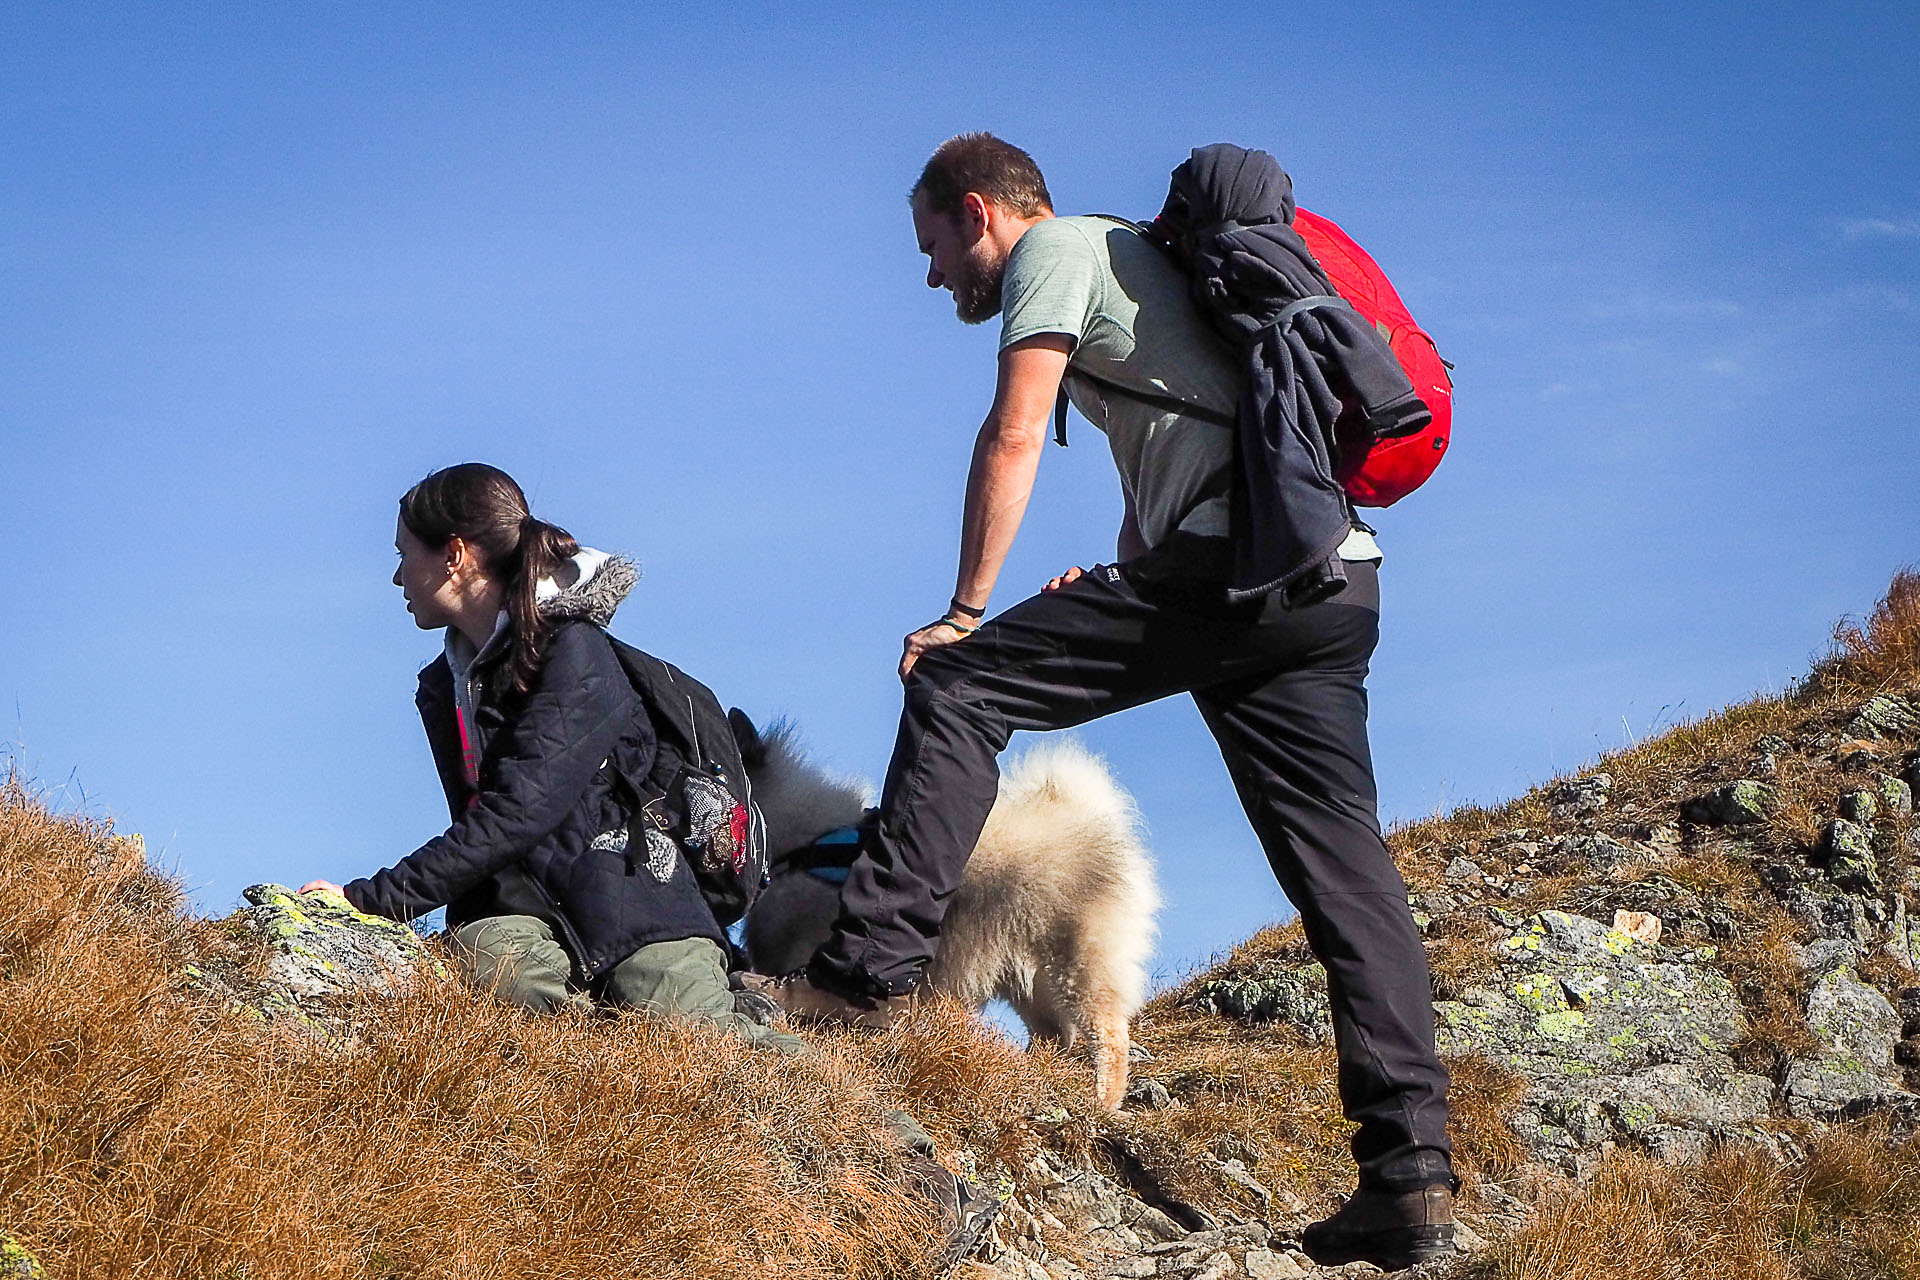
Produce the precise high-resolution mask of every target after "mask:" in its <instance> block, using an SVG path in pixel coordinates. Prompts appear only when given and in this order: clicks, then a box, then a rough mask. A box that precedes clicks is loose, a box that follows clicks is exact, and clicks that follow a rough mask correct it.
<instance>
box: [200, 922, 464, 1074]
mask: <svg viewBox="0 0 1920 1280" xmlns="http://www.w3.org/2000/svg"><path fill="white" fill-rule="evenodd" d="M242 896H243V897H245V899H246V901H247V902H248V904H249V905H248V906H245V907H242V908H241V909H240V910H238V911H236V912H234V913H233V915H232V916H230V917H229V918H228V919H229V922H230V923H231V924H233V925H235V926H238V927H239V928H241V929H243V930H245V931H246V932H247V933H249V934H251V935H252V936H254V937H256V938H259V939H261V940H262V941H263V942H265V944H266V946H267V962H266V966H265V969H264V971H262V972H260V973H258V974H255V973H251V972H247V971H244V970H243V969H240V968H236V967H233V966H231V965H229V964H226V963H224V962H217V961H208V962H206V963H205V964H203V965H196V966H190V967H189V968H187V969H185V970H183V971H182V973H181V977H182V978H183V979H185V980H186V981H187V982H188V983H190V984H192V985H195V986H198V987H200V988H201V989H203V990H206V991H209V992H211V993H213V994H215V995H217V996H219V997H221V998H223V999H226V1000H229V1001H231V1002H233V1003H234V1004H237V1005H239V1006H241V1007H242V1008H243V1009H246V1010H248V1011H250V1012H251V1013H252V1014H254V1015H255V1016H257V1017H259V1018H261V1019H262V1020H263V1021H267V1022H279V1021H287V1022H290V1023H293V1024H297V1025H299V1026H302V1027H304V1028H305V1029H306V1030H308V1031H309V1032H311V1033H313V1034H314V1035H316V1036H318V1037H320V1038H321V1039H329V1038H332V1037H335V1036H337V1035H339V1034H340V1033H341V1032H342V1031H344V1030H345V1024H344V1021H343V1019H344V1015H345V1011H346V1008H347V1005H348V1000H347V997H349V996H351V995H353V994H354V993H356V992H369V993H372V994H375V995H393V994H395V993H396V992H397V991H399V989H400V988H401V987H402V986H404V985H405V984H406V983H407V982H408V981H409V980H410V978H411V976H412V975H413V973H414V972H415V970H416V967H417V966H419V965H421V964H423V963H424V964H429V965H435V966H436V967H437V962H436V961H434V960H432V959H430V958H429V957H428V956H427V953H426V949H425V946H424V944H423V942H422V940H421V938H420V936H419V935H418V934H416V933H415V932H414V931H413V930H412V929H410V928H408V927H407V926H406V925H404V924H401V923H399V922H398V921H394V920H384V919H381V918H379V917H377V916H369V915H363V914H362V913H360V912H359V911H356V910H354V909H353V907H352V905H351V904H349V903H348V902H347V900H346V899H345V898H342V897H340V896H339V895H337V894H334V893H328V892H324V891H322V892H314V893H295V892H294V891H293V890H291V889H289V888H287V887H286V886H284V885H277V884H256V885H253V886H251V887H249V888H248V889H247V890H246V891H245V892H244V894H243V895H242Z"/></svg>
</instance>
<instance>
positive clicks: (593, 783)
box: [344, 620, 723, 982]
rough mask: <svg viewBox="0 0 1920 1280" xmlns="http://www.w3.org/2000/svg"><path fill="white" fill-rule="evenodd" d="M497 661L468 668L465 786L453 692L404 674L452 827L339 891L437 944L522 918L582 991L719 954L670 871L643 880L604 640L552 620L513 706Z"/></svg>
mask: <svg viewBox="0 0 1920 1280" xmlns="http://www.w3.org/2000/svg"><path fill="white" fill-rule="evenodd" d="M507 652H508V651H507V650H506V649H505V648H504V647H503V648H502V649H501V650H499V651H497V652H496V653H495V654H493V655H489V656H486V657H483V658H482V659H481V660H480V661H479V662H476V664H475V668H474V670H473V672H472V673H471V679H472V681H473V685H474V708H475V710H474V721H475V723H474V724H473V726H471V728H472V731H473V733H474V734H475V736H476V737H477V738H478V742H477V743H476V744H475V745H476V748H477V750H478V751H479V776H480V785H479V788H478V790H477V791H471V790H469V788H468V786H467V783H466V775H465V772H464V769H463V767H462V753H461V748H460V738H459V727H458V721H457V720H456V718H455V711H454V708H455V701H454V691H453V676H452V672H451V669H450V668H449V666H448V663H447V659H446V657H445V656H444V655H442V656H441V657H440V658H438V659H436V660H435V661H434V662H432V663H431V664H429V665H428V666H427V668H426V669H425V670H424V671H422V672H421V673H420V691H419V694H418V695H417V697H416V701H417V702H418V704H419V707H420V717H421V719H422V721H424V723H425V724H426V729H427V740H428V742H429V744H430V745H431V746H432V748H433V758H434V764H435V765H436V766H437V767H438V769H439V771H440V779H441V782H442V784H443V785H444V786H445V788H446V792H447V804H448V808H449V810H450V811H451V813H452V816H453V825H452V826H451V827H449V828H448V829H447V831H446V833H445V834H444V835H439V836H436V837H434V838H433V839H432V840H429V841H427V843H425V844H423V845H421V846H420V847H419V848H418V849H416V850H414V851H413V852H412V853H410V854H408V855H407V856H406V857H404V858H402V859H401V860H400V861H399V862H398V863H396V864H395V865H394V866H392V867H389V868H387V869H386V870H384V871H380V872H376V873H375V874H373V875H371V876H368V877H366V878H365V879H362V880H355V881H353V882H352V883H350V884H348V885H346V886H344V888H345V891H346V895H347V898H348V900H349V901H351V902H352V903H353V905H354V906H356V907H358V908H360V909H361V910H362V911H365V912H368V913H369V914H372V915H380V916H387V917H390V918H392V919H396V920H411V919H413V918H414V917H416V916H420V915H424V914H425V913H426V912H428V911H431V910H433V909H434V908H436V907H440V906H445V907H447V924H448V926H449V927H450V928H457V927H459V926H460V925H463V924H466V923H469V922H471V921H473V920H478V919H481V918H483V917H486V916H493V915H509V914H512V915H531V916H538V917H539V918H541V919H543V920H545V921H547V922H548V923H549V924H550V925H552V926H553V928H554V930H555V932H556V933H557V934H558V935H559V936H560V937H561V938H562V939H563V940H564V942H565V944H566V948H567V951H568V954H569V955H570V956H571V957H572V958H573V961H574V965H575V967H576V969H577V971H578V976H579V978H580V979H581V980H582V981H586V982H591V981H593V980H594V979H596V978H598V977H600V976H601V975H602V974H604V973H605V972H606V971H607V970H609V969H611V968H612V967H613V966H614V965H616V964H618V963H619V962H620V961H622V960H624V959H625V958H626V957H627V956H629V955H631V954H633V952H634V951H635V950H636V949H638V948H640V947H642V946H645V945H646V944H648V943H651V942H666V941H672V940H674V939H679V938H691V937H708V938H712V939H714V940H715V941H716V942H723V935H722V933H721V931H720V927H719V926H718V925H717V924H716V923H715V922H714V919H713V912H712V911H711V910H709V909H708V907H707V903H706V899H705V898H703V897H702V896H701V893H700V888H699V885H698V883H697V882H696V881H695V879H694V876H693V872H692V869H691V868H690V867H688V866H687V864H686V861H685V859H684V858H677V857H676V859H675V860H674V862H673V864H672V865H671V866H667V865H662V864H658V863H656V864H654V865H652V866H650V865H649V860H648V857H647V853H646V845H645V841H644V839H642V838H638V837H639V835H640V833H639V832H635V833H634V835H635V837H636V839H635V840H634V842H633V856H631V857H630V856H628V852H627V820H628V817H629V813H628V810H629V807H630V802H629V800H628V796H629V794H630V793H629V792H628V790H627V789H626V787H625V786H624V785H623V784H622V779H623V778H624V779H641V778H644V777H645V776H646V773H647V769H648V768H649V766H650V765H651V764H652V762H653V753H654V733H653V728H652V726H651V724H650V723H649V722H648V720H647V716H646V712H645V710H644V708H643V707H642V705H641V702H640V698H639V695H638V694H636V693H635V692H634V690H633V686H632V685H631V684H630V683H629V682H628V679H627V676H626V673H625V672H624V671H623V670H622V669H621V666H620V662H619V659H617V658H616V657H615V656H614V653H613V647H612V645H611V644H610V643H609V642H608V640H607V636H606V633H605V632H603V631H602V630H601V629H600V628H599V627H598V626H596V625H594V624H593V623H592V622H588V621H583V620H567V621H563V622H561V623H560V625H559V626H558V627H556V629H555V630H554V631H553V632H552V634H551V636H550V637H549V639H548V641H547V645H546V655H545V658H544V660H543V662H542V664H541V668H540V672H539V675H538V676H537V677H536V679H535V681H534V684H533V687H532V688H531V689H529V690H528V691H527V692H526V693H524V694H521V693H515V692H513V691H512V690H511V689H510V688H509V686H508V681H507V678H506V670H505V667H506V663H505V657H506V653H507Z"/></svg>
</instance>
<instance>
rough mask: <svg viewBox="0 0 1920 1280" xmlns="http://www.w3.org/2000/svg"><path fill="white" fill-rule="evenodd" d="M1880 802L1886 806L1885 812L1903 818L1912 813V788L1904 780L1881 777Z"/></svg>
mask: <svg viewBox="0 0 1920 1280" xmlns="http://www.w3.org/2000/svg"><path fill="white" fill-rule="evenodd" d="M1880 801H1881V803H1882V804H1884V805H1886V806H1887V812H1889V813H1897V814H1900V815H1901V816H1902V817H1904V816H1906V815H1907V814H1910V813H1912V812H1913V787H1912V785H1911V784H1910V783H1908V782H1906V781H1905V780H1904V779H1901V778H1889V777H1885V776H1882V777H1881V779H1880Z"/></svg>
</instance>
